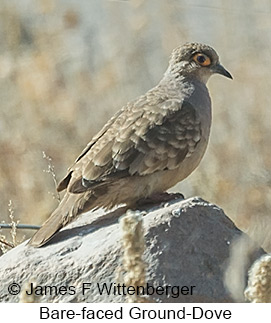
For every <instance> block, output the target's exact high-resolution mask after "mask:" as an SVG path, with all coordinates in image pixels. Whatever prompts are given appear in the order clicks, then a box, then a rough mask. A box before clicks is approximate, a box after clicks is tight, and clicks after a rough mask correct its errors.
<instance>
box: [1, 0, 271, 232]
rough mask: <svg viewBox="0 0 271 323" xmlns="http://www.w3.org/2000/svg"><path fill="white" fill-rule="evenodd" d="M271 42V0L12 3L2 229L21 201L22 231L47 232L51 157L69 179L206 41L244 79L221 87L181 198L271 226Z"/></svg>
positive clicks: (5, 13)
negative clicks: (169, 67) (126, 108)
mask: <svg viewBox="0 0 271 323" xmlns="http://www.w3.org/2000/svg"><path fill="white" fill-rule="evenodd" d="M29 3H31V6H29ZM270 38H271V4H270V2H269V1H261V2H260V3H259V2H257V1H254V0H250V1H247V0H246V1H245V0H239V1H234V0H230V1H214V0H209V1H205V2H204V4H203V3H202V1H200V0H195V1H193V2H190V1H186V0H178V1H176V0H173V1H163V0H155V1H154V0H149V1H146V0H145V1H144V0H140V1H139V0H131V1H107V0H96V1H84V0H80V1H75V0H74V1H69V4H67V3H65V2H56V1H51V0H50V1H44V0H38V1H32V2H31V1H30V2H29V1H28V2H27V1H25V0H23V1H20V5H18V2H17V1H15V0H2V1H1V5H0V95H1V103H0V104H1V109H0V129H1V138H0V150H1V156H0V176H1V182H0V189H1V198H0V206H1V210H2V213H1V220H7V219H8V212H5V211H4V210H5V209H6V205H8V201H9V200H11V199H12V201H14V205H15V207H16V212H17V215H19V216H18V217H19V219H20V222H21V223H32V224H40V223H42V222H43V221H44V220H45V218H46V217H47V216H48V214H49V213H50V211H51V210H52V209H53V208H54V207H56V205H57V203H58V202H57V201H56V200H55V199H53V198H52V197H51V196H50V195H48V192H55V185H54V182H53V181H52V179H51V178H50V176H47V174H44V172H43V170H44V169H47V161H46V160H44V159H43V156H42V152H43V151H45V152H46V155H48V156H51V158H52V159H53V165H54V167H55V170H54V172H55V174H56V175H57V177H58V178H59V179H60V178H61V177H62V176H64V174H65V172H66V169H67V167H69V166H70V165H71V163H72V162H73V161H74V159H75V158H76V157H77V155H78V154H79V153H80V152H81V150H82V149H83V148H84V146H85V145H86V144H87V142H88V141H89V140H90V138H91V137H92V135H94V134H95V133H96V132H97V131H98V130H99V129H100V127H101V126H102V125H103V124H104V122H105V121H106V120H107V119H108V118H109V117H110V116H111V115H112V114H113V113H114V112H115V111H116V110H118V109H119V108H120V107H121V106H122V105H123V104H125V103H126V102H127V101H128V100H130V99H133V98H134V97H136V96H137V95H139V94H141V93H143V92H145V91H146V90H148V89H149V88H150V87H152V86H153V85H155V84H156V83H157V82H158V81H159V79H160V77H161V75H162V73H163V72H164V71H165V69H166V64H167V59H168V55H169V53H170V51H171V50H172V48H174V47H175V46H177V45H179V44H181V43H184V42H186V41H201V42H205V43H208V44H210V45H212V46H214V47H215V48H216V49H217V51H218V52H219V54H220V57H221V61H222V63H223V64H224V65H225V66H226V67H227V68H228V69H229V70H230V72H231V73H232V74H233V76H234V81H233V82H231V81H229V80H227V79H223V78H222V77H219V76H215V77H213V78H212V79H211V80H210V82H209V88H210V92H211V95H212V98H213V106H214V113H213V114H214V116H213V119H214V123H213V128H212V133H211V139H210V145H209V148H208V151H207V153H206V156H205V158H204V160H203V161H202V163H201V165H200V167H199V168H198V169H197V171H195V172H194V174H193V175H191V176H190V177H189V178H188V179H187V180H186V181H185V182H184V183H182V184H180V185H179V186H178V187H177V188H175V190H181V191H182V192H183V193H184V195H185V196H192V195H200V196H201V197H203V198H205V199H207V200H210V201H211V202H213V203H216V204H218V205H220V206H222V207H223V208H224V209H225V211H226V213H227V214H228V215H229V216H230V217H231V218H232V219H233V220H234V221H235V222H236V223H237V224H238V226H239V227H241V228H242V229H245V230H249V232H253V230H254V227H255V219H257V223H259V224H261V223H265V224H266V223H269V225H270V220H269V219H270V216H269V212H270V205H271V194H270V183H271V175H270V171H269V170H270V168H271V153H270V148H269V141H270V137H271V127H270V120H271V109H270V106H271V99H270V95H269V92H270V88H271V81H270V72H269V70H270V68H269V66H270V58H271V54H270V53H271V48H270V47H271V45H270V44H271V42H270V40H271V39H270ZM257 227H259V230H258V231H260V230H261V229H260V228H261V227H262V226H261V225H258V226H257ZM26 234H27V235H28V234H29V233H26ZM257 234H259V232H258V233H257Z"/></svg>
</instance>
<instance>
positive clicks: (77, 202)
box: [28, 193, 91, 248]
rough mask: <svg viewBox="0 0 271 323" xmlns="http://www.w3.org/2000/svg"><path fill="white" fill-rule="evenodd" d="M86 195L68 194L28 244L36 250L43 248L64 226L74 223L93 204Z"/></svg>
mask: <svg viewBox="0 0 271 323" xmlns="http://www.w3.org/2000/svg"><path fill="white" fill-rule="evenodd" d="M85 195H86V194H70V193H66V195H65V196H64V197H63V199H62V200H61V202H60V204H59V206H58V207H57V208H56V210H55V211H54V212H53V213H52V214H51V216H50V217H49V219H48V220H46V221H45V222H44V223H43V225H42V227H41V228H40V229H39V230H38V231H37V232H36V233H35V234H34V235H33V237H32V238H31V239H30V240H29V242H28V244H29V245H30V246H33V247H36V248H38V247H41V246H43V245H44V244H45V243H47V242H48V241H49V240H50V239H52V237H53V236H54V235H55V234H56V233H57V232H58V231H59V230H60V229H61V228H62V227H63V226H65V225H66V224H68V223H70V222H72V221H73V220H74V219H75V218H76V217H77V216H78V215H79V214H81V213H82V212H85V211H87V210H88V209H90V207H88V206H89V205H90V204H91V203H90V202H91V197H90V196H85Z"/></svg>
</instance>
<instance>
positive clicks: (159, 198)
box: [136, 192, 184, 207]
mask: <svg viewBox="0 0 271 323" xmlns="http://www.w3.org/2000/svg"><path fill="white" fill-rule="evenodd" d="M179 199H182V200H184V196H183V194H181V193H167V192H163V193H155V194H153V195H151V196H149V197H146V198H143V199H140V200H138V201H137V202H136V206H137V207H142V206H153V205H159V204H161V203H163V204H164V203H167V202H170V201H174V200H179Z"/></svg>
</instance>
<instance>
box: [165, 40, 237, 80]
mask: <svg viewBox="0 0 271 323" xmlns="http://www.w3.org/2000/svg"><path fill="white" fill-rule="evenodd" d="M167 72H169V73H171V74H173V75H174V76H175V75H176V77H178V76H183V77H188V78H189V77H192V78H196V79H198V80H199V81H201V82H203V83H206V82H207V81H208V79H209V77H210V76H211V75H212V74H215V73H218V74H221V75H224V76H226V77H228V78H230V79H232V76H231V74H230V73H229V72H228V71H227V70H226V69H225V68H224V67H223V66H222V65H221V64H220V62H219V57H218V55H217V53H216V51H215V50H214V49H213V48H212V47H210V46H207V45H204V44H199V43H186V44H184V45H183V46H179V47H177V48H175V49H174V50H173V52H172V54H171V58H170V61H169V68H168V70H167Z"/></svg>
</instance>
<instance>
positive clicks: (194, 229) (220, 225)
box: [0, 198, 241, 302]
mask: <svg viewBox="0 0 271 323" xmlns="http://www.w3.org/2000/svg"><path fill="white" fill-rule="evenodd" d="M125 211H126V210H125V208H118V209H117V210H115V211H113V212H108V213H105V212H104V211H103V210H97V211H95V212H92V213H86V214H84V215H81V216H80V217H79V218H78V219H77V220H76V221H75V222H73V223H71V224H70V225H69V226H67V227H66V228H65V229H63V230H62V231H61V232H59V233H58V234H57V235H56V236H55V237H54V238H53V239H52V240H51V242H50V243H49V244H48V245H46V246H44V247H42V248H40V249H35V248H33V247H29V246H27V245H26V242H24V243H22V244H21V245H19V246H17V247H16V248H14V249H12V250H11V251H9V252H8V253H6V254H4V255H3V256H1V257H0V277H1V278H0V282H1V287H2V288H1V290H0V301H1V302H18V301H19V297H20V295H11V294H10V293H9V290H8V287H9V285H10V284H12V283H17V284H19V286H20V288H22V289H23V285H24V284H26V283H30V282H35V284H36V285H37V287H36V288H37V289H36V291H37V292H38V293H39V294H40V293H41V289H40V288H39V287H38V286H43V287H44V286H51V291H50V288H47V290H46V295H41V296H39V297H38V302H125V301H126V298H125V296H124V295H114V294H113V292H111V293H110V295H107V294H106V293H103V295H100V293H99V289H98V284H100V285H99V286H102V284H104V283H107V286H108V287H109V286H110V284H111V283H113V286H114V285H115V286H116V285H117V284H118V282H119V281H120V280H119V279H118V278H117V277H118V273H119V271H120V268H121V265H122V253H123V250H122V243H121V239H122V236H121V234H122V233H121V229H120V224H119V221H118V219H119V217H120V216H121V215H123V214H124V213H125ZM143 225H144V230H145V241H146V249H145V253H144V260H145V262H146V263H147V282H148V284H149V285H150V286H164V287H166V286H168V294H169V295H166V294H165V293H162V295H157V294H156V295H152V297H151V298H150V299H149V301H156V302H230V301H232V299H231V297H230V295H229V293H228V292H227V290H226V288H225V287H224V284H223V279H224V274H225V270H226V267H227V262H228V258H229V249H230V245H231V243H232V241H233V240H234V239H236V238H238V237H239V236H240V235H241V232H240V231H239V230H238V229H237V228H236V227H235V225H234V224H233V222H232V221H231V220H230V219H229V218H228V217H227V216H226V215H225V214H224V212H223V211H222V210H221V209H220V208H219V207H217V206H215V205H213V204H210V203H208V202H206V201H204V200H202V199H200V198H190V199H187V200H181V201H180V200H178V201H173V202H172V203H168V204H166V205H163V206H159V207H156V208H151V209H149V210H148V211H147V212H146V215H145V216H144V220H143ZM84 283H91V285H84V286H85V287H89V288H90V289H87V290H85V293H83V290H82V286H83V284H84ZM52 286H55V287H52ZM61 286H63V287H61ZM173 286H179V289H178V287H174V288H172V287H173ZM182 286H187V287H188V288H186V287H184V288H183V290H182V291H183V293H184V294H185V293H187V292H188V290H189V291H190V292H188V293H187V295H182V294H181V292H180V291H181V287H182ZM192 286H195V287H193V288H192V291H193V293H192V295H191V287H192ZM60 287H61V288H60ZM16 288H17V287H16V286H15V288H14V289H15V290H16ZM150 291H151V290H150ZM23 293H25V290H24V291H23ZM42 293H43V294H44V293H45V291H44V290H42ZM50 294H51V295H50ZM121 294H122V292H121ZM178 294H180V295H178ZM177 296H178V297H177Z"/></svg>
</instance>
